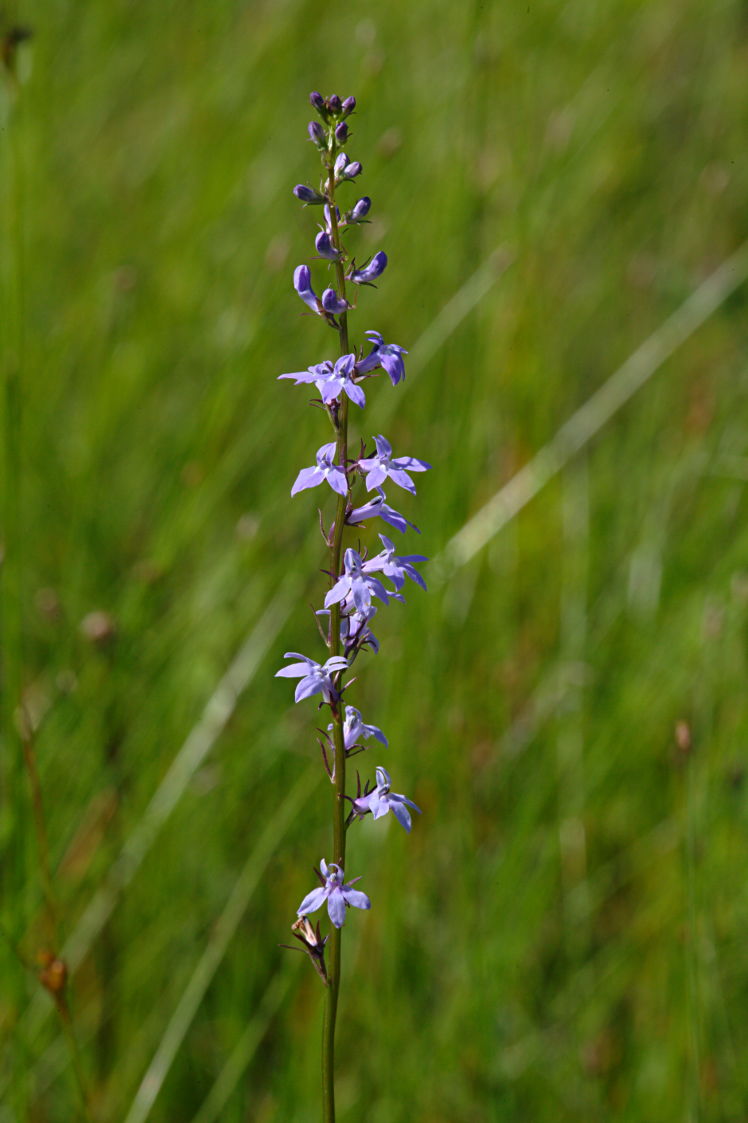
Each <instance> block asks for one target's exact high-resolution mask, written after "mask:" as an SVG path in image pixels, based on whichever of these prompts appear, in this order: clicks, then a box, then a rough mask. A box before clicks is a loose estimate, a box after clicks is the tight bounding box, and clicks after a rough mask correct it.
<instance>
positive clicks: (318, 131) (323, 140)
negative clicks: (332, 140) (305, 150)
mask: <svg viewBox="0 0 748 1123" xmlns="http://www.w3.org/2000/svg"><path fill="white" fill-rule="evenodd" d="M307 132H308V133H309V139H310V140H311V141H312V143H313V144H316V145H317V147H318V148H327V137H326V136H325V130H324V129H323V128H322V126H321V125H320V123H319V121H310V122H309V124H308V125H307Z"/></svg>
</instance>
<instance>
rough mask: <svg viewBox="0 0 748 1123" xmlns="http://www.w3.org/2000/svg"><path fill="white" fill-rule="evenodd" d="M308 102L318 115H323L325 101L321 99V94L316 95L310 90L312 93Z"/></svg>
mask: <svg viewBox="0 0 748 1123" xmlns="http://www.w3.org/2000/svg"><path fill="white" fill-rule="evenodd" d="M309 101H310V102H311V104H312V105H313V106H314V108H315V109H316V110H317V112H318V113H324V111H325V99H324V98H323V97H322V94H320V93H317V91H316V90H312V92H311V93H310V95H309Z"/></svg>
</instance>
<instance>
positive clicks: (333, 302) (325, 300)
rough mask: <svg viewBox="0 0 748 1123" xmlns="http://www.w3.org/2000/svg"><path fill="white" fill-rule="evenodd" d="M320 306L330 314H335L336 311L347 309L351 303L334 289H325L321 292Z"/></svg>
mask: <svg viewBox="0 0 748 1123" xmlns="http://www.w3.org/2000/svg"><path fill="white" fill-rule="evenodd" d="M322 307H323V308H324V310H325V312H329V314H330V315H331V316H337V315H338V313H340V312H345V311H347V309H348V308H351V307H352V305H351V304H349V303H348V301H347V300H344V299H343V297H342V296H338V294H337V293H336V292H335V289H325V291H324V292H323V293H322Z"/></svg>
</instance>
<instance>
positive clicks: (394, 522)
mask: <svg viewBox="0 0 748 1123" xmlns="http://www.w3.org/2000/svg"><path fill="white" fill-rule="evenodd" d="M377 491H378V492H379V495H377V496H375V497H374V498H373V499H370V500H369V502H368V503H365V504H364V505H363V507H356V508H355V509H354V510H353V511H351V513H350V514H349V516H348V518H347V519H346V522H347V523H349V524H350V525H351V526H355V524H356V523H361V522H363V521H364V519H373V518H376V517H377V516H378V517H379V518H380V519H384V521H385V522H386V523H389V524H390V526H394V528H395V530H400V531H402V532H403V533H405V528H406V526H409V527H412V528H413V530H415V532H416V534H420V533H421V532H420V530H419V529H418V527H417V526H416V524H415V523H412V522H410V521H409V520H408V519H406V518H405V516H404V515H401V514H400V512H399V511H396V510H394V508H393V507H390V506H389V505H388V504H387V503H386V502H385V498H384V492H383V491H382V489H381V487H378V488H377Z"/></svg>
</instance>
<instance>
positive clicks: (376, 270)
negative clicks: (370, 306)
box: [346, 250, 387, 285]
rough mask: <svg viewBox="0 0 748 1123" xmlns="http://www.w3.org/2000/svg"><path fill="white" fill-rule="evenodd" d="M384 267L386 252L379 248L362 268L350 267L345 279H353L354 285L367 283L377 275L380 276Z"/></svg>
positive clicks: (385, 266) (385, 265) (374, 279)
mask: <svg viewBox="0 0 748 1123" xmlns="http://www.w3.org/2000/svg"><path fill="white" fill-rule="evenodd" d="M386 268H387V254H386V253H385V252H384V250H380V251H379V253H375V254H374V256H373V258H372V259H371V261H370V262H369V264H368V265H365V266H364V268H363V269H352V270H351V272H350V273H349V274H348V276H347V278H346V279H347V280H349V281H353V283H354V285H368V284H371V282H372V281H376V279H377V277H381V276H382V274H383V273H384V271H385V269H386Z"/></svg>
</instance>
